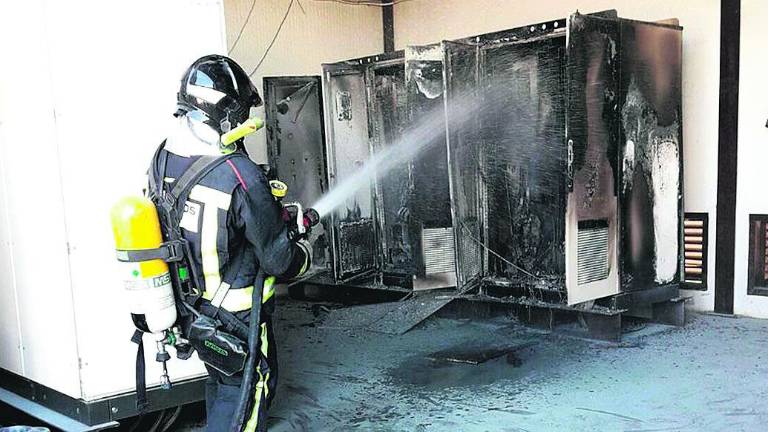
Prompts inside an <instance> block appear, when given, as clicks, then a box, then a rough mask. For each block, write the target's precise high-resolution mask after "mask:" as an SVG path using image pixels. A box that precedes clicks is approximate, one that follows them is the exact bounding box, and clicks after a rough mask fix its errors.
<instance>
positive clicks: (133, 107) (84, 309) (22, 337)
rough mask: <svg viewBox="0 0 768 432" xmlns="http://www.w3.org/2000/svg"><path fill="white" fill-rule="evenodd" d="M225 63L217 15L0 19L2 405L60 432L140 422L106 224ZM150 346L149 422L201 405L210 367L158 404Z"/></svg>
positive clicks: (40, 6) (121, 4)
mask: <svg viewBox="0 0 768 432" xmlns="http://www.w3.org/2000/svg"><path fill="white" fill-rule="evenodd" d="M225 52H226V41H225V32H224V12H223V1H222V0H164V1H154V0H132V1H110V2H104V1H97V0H90V1H89V0H70V1H66V2H62V1H54V0H29V1H24V2H4V3H3V4H2V5H1V6H0V59H2V60H0V62H1V63H2V66H0V399H2V400H5V401H6V402H7V403H11V404H13V405H16V406H19V407H22V409H25V410H27V411H30V412H31V413H32V414H33V415H35V416H39V417H47V418H46V421H52V422H59V423H57V424H56V425H57V426H58V427H60V428H63V429H65V430H94V426H95V428H96V429H98V428H101V427H105V426H109V425H113V424H114V423H113V422H114V421H115V420H119V419H122V418H125V417H128V416H132V415H134V414H135V413H136V410H135V394H134V393H133V390H134V385H135V382H134V379H135V373H134V371H135V357H136V345H135V344H133V343H131V342H130V337H131V335H132V333H133V324H132V322H131V319H130V315H129V310H128V306H127V302H126V301H125V300H124V294H123V292H122V283H121V281H120V280H119V277H118V276H117V275H118V272H117V263H116V259H115V255H114V242H113V239H112V232H111V227H110V221H109V210H110V207H111V206H112V205H113V204H114V203H115V201H116V200H118V199H119V198H120V197H122V196H124V195H128V194H137V193H141V188H142V187H143V183H144V181H145V180H144V179H145V176H144V173H145V171H146V168H147V166H148V163H149V159H150V157H151V155H152V153H153V151H154V149H155V148H156V147H157V145H158V144H160V142H161V141H162V139H163V138H164V136H165V134H166V131H167V129H168V126H169V122H170V120H171V119H172V117H171V115H172V113H173V112H174V109H175V96H176V91H177V90H178V85H179V79H180V78H181V75H182V73H183V71H184V70H185V68H186V67H187V66H188V65H189V64H190V63H191V62H192V61H193V60H194V59H196V58H198V57H199V56H201V55H204V54H210V53H225ZM145 344H147V349H146V357H147V358H146V364H147V384H148V387H152V388H151V389H150V395H149V399H150V404H151V409H161V408H165V407H168V406H175V405H180V404H182V403H186V402H191V401H194V400H199V399H201V398H202V397H203V386H202V379H203V378H204V376H205V369H204V367H203V365H202V363H201V362H199V361H198V360H197V359H196V358H194V359H190V360H188V361H181V360H175V359H174V360H172V361H171V362H170V363H169V369H170V372H171V379H172V381H174V383H175V387H174V389H172V390H170V391H162V390H160V389H158V388H157V384H158V382H159V377H160V373H161V372H160V371H161V369H160V366H159V364H158V363H156V361H155V358H154V356H155V353H154V349H153V347H154V342H153V341H151V340H149V339H147V340H146V341H145ZM171 354H173V353H171ZM51 410H52V411H51ZM57 412H58V413H59V414H64V415H65V416H66V418H65V417H60V418H58V419H56V418H55V417H56V416H57V415H58V414H56V413H57Z"/></svg>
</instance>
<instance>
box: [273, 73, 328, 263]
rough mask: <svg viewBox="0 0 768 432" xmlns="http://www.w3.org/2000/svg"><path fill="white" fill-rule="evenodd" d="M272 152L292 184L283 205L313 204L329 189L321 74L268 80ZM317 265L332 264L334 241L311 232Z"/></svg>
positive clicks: (278, 173) (278, 169)
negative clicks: (331, 251)
mask: <svg viewBox="0 0 768 432" xmlns="http://www.w3.org/2000/svg"><path fill="white" fill-rule="evenodd" d="M264 101H265V113H266V123H267V151H268V155H269V165H270V169H271V170H272V171H273V174H275V175H276V176H277V178H278V179H280V180H281V181H283V182H285V183H286V184H287V185H288V194H287V196H286V197H285V198H284V199H283V202H300V203H301V204H302V205H304V206H309V205H314V204H315V203H316V202H317V201H318V200H319V199H320V197H321V196H322V195H323V194H324V193H325V192H327V191H328V175H327V172H326V165H325V164H326V162H325V149H324V145H325V144H324V133H323V109H322V100H321V97H320V77H319V76H297V77H292V76H288V77H267V78H264ZM310 240H311V242H312V244H314V245H315V248H316V250H315V252H314V259H313V263H312V264H313V266H318V267H324V266H326V265H327V263H326V259H327V255H328V254H327V253H326V250H327V249H328V248H329V246H330V244H329V242H330V239H328V235H327V234H326V233H325V230H324V227H323V226H317V227H316V228H315V229H313V230H312V238H311V239H310Z"/></svg>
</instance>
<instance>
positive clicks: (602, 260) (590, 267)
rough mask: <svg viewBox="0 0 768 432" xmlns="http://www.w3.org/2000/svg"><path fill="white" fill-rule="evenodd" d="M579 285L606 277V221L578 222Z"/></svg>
mask: <svg viewBox="0 0 768 432" xmlns="http://www.w3.org/2000/svg"><path fill="white" fill-rule="evenodd" d="M578 245H579V246H578V281H579V285H583V284H586V283H590V282H595V281H599V280H603V279H605V278H607V277H608V271H609V267H608V221H605V220H597V221H581V222H579V239H578Z"/></svg>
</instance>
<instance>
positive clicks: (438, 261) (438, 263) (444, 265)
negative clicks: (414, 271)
mask: <svg viewBox="0 0 768 432" xmlns="http://www.w3.org/2000/svg"><path fill="white" fill-rule="evenodd" d="M421 245H422V250H423V251H424V267H425V270H426V273H427V274H428V275H429V274H435V273H447V272H454V271H456V267H455V266H456V255H455V253H454V251H455V249H456V248H455V246H454V243H453V228H427V229H424V230H422V231H421Z"/></svg>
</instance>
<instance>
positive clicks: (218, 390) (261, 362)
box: [153, 55, 312, 431]
mask: <svg viewBox="0 0 768 432" xmlns="http://www.w3.org/2000/svg"><path fill="white" fill-rule="evenodd" d="M261 103H262V102H261V98H260V97H259V93H258V91H257V90H256V88H255V87H254V85H253V83H251V81H250V79H249V77H248V75H247V74H246V73H245V71H243V69H242V68H241V67H240V66H239V65H238V64H237V63H235V62H234V61H233V60H232V59H229V58H227V57H224V56H221V55H208V56H205V57H202V58H200V59H198V60H197V61H195V62H194V63H193V64H192V65H191V66H190V67H189V68H188V69H187V71H186V72H185V73H184V76H183V78H182V81H181V88H180V90H179V92H178V101H177V111H176V113H175V118H176V123H175V129H174V130H173V131H172V133H171V135H170V136H169V137H168V139H167V140H166V142H165V146H164V148H163V149H161V150H160V151H159V152H158V154H157V155H156V157H155V158H156V159H157V158H158V157H159V158H161V159H164V160H165V161H166V162H165V181H166V183H170V184H172V182H173V181H174V179H179V178H180V177H181V176H182V175H183V174H184V173H185V171H186V170H187V169H189V168H190V166H192V164H193V162H194V161H195V160H196V159H197V158H198V157H199V156H201V155H221V154H222V153H223V154H232V153H235V154H234V155H233V156H230V157H229V158H228V159H227V160H226V162H225V163H221V164H219V165H217V166H216V167H215V168H214V169H213V170H212V171H210V172H208V173H207V174H205V175H204V176H203V177H202V178H201V179H200V180H199V181H198V182H197V183H195V185H194V186H193V187H192V189H191V191H190V192H189V198H188V199H187V201H186V205H185V206H184V214H183V216H182V217H181V223H180V229H181V233H182V236H183V237H184V239H186V240H187V241H188V242H189V245H190V248H191V254H190V255H191V257H192V261H193V262H192V263H191V265H192V266H195V268H196V270H197V272H196V273H197V274H198V275H199V279H201V280H200V281H198V286H200V287H201V289H202V291H203V293H202V294H203V298H205V299H208V300H211V299H212V298H213V297H214V295H215V294H216V293H217V291H219V290H220V289H221V287H223V286H226V288H227V289H228V290H225V291H224V292H226V294H225V297H224V299H223V301H222V302H221V307H222V308H224V309H226V310H227V311H229V312H232V313H233V314H234V315H235V316H236V317H238V318H239V319H241V320H242V321H243V322H245V323H246V324H247V323H248V321H249V317H250V315H251V310H252V308H259V307H260V308H261V309H260V313H259V314H258V315H259V320H260V322H259V326H258V328H259V331H260V333H261V334H259V335H258V340H259V347H258V348H259V349H258V352H257V353H251V355H256V356H257V358H256V360H255V364H256V371H257V373H255V374H254V376H255V378H254V386H253V388H252V389H249V394H250V395H252V399H251V400H250V401H249V403H248V411H247V413H246V418H245V421H246V422H247V426H246V427H245V428H244V429H245V430H248V431H250V430H257V431H263V430H266V419H267V410H268V408H269V405H270V403H271V401H272V399H273V398H274V395H275V389H276V381H277V361H276V356H275V342H274V333H273V331H272V322H271V314H272V311H273V310H274V301H275V300H274V287H273V286H272V284H271V283H269V282H267V283H262V282H261V281H263V280H264V278H258V277H257V275H259V274H267V275H273V276H277V277H281V278H291V277H295V276H298V275H301V274H303V273H304V272H305V271H306V270H307V268H308V267H309V266H310V263H311V259H312V256H311V248H310V246H309V244H308V243H307V241H306V240H299V241H295V240H291V239H289V235H288V232H287V227H286V224H285V222H284V221H283V219H282V217H281V209H280V207H279V204H278V203H277V202H276V201H275V199H274V198H273V196H272V194H271V192H270V186H269V183H268V181H267V178H266V176H265V173H264V171H263V170H262V169H261V168H260V167H259V166H258V165H256V164H255V163H253V162H252V161H251V160H250V159H249V158H248V156H247V154H246V151H245V147H244V145H243V140H242V139H240V140H239V141H237V142H236V143H234V144H232V145H227V146H225V145H223V144H222V140H221V136H222V134H224V133H226V132H227V131H229V130H231V129H232V128H235V127H237V126H238V125H240V124H242V123H243V122H245V121H247V120H248V119H249V117H250V115H251V112H252V111H253V109H254V108H255V107H258V106H260V105H261ZM153 163H154V161H153ZM271 280H273V278H271V279H269V281H271ZM254 284H257V285H258V284H261V285H263V286H255V285H254ZM253 290H259V291H261V293H262V295H261V305H255V304H252V292H253ZM219 292H221V291H219ZM219 300H220V299H219ZM254 315H255V314H254ZM206 368H207V370H208V374H209V377H208V380H207V383H206V393H205V398H206V410H207V417H208V426H207V430H208V431H225V430H229V428H230V424H231V423H232V419H233V415H234V411H235V409H236V407H237V406H238V402H239V398H240V394H241V392H240V386H241V383H242V381H243V373H242V372H239V373H236V374H234V375H232V376H227V375H225V374H223V373H221V372H220V371H219V370H217V369H215V368H213V367H211V366H210V365H208V364H206Z"/></svg>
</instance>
